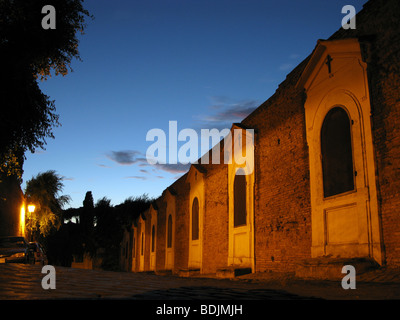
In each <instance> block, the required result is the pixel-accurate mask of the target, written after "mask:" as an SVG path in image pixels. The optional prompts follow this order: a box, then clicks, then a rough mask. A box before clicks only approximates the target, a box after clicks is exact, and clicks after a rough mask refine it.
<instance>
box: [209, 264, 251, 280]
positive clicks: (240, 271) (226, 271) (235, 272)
mask: <svg viewBox="0 0 400 320" xmlns="http://www.w3.org/2000/svg"><path fill="white" fill-rule="evenodd" d="M251 272H252V270H251V268H243V267H235V266H233V267H226V268H221V269H218V270H217V273H216V277H217V278H222V279H232V278H235V277H238V276H242V275H244V274H248V273H251Z"/></svg>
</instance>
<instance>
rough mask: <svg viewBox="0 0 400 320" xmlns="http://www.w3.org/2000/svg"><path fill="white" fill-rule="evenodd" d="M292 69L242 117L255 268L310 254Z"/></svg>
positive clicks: (284, 265)
mask: <svg viewBox="0 0 400 320" xmlns="http://www.w3.org/2000/svg"><path fill="white" fill-rule="evenodd" d="M303 67H304V63H303V64H301V65H300V66H299V67H298V68H296V69H295V70H294V71H293V72H292V73H291V74H290V75H289V76H288V77H287V79H286V81H284V82H283V83H282V84H281V85H280V87H279V89H278V90H277V92H276V93H275V95H274V96H273V97H271V98H270V99H269V100H268V101H266V102H265V103H264V104H263V105H262V106H260V107H259V108H258V109H257V110H256V111H255V112H254V113H253V114H252V115H250V116H249V117H248V118H247V119H245V120H244V121H243V124H245V125H246V126H249V127H252V128H254V129H255V130H256V132H257V133H256V138H255V145H256V149H255V168H256V178H255V179H256V180H255V257H256V262H255V265H256V271H265V270H281V271H282V270H287V271H290V270H293V268H294V264H295V263H296V262H298V261H299V260H300V259H304V258H309V257H310V256H311V210H310V187H309V169H308V148H307V144H306V138H305V113H304V104H303V100H304V99H303V95H302V93H301V92H299V91H296V90H295V89H294V86H295V84H296V81H297V79H298V77H299V75H300V73H301V70H302V69H303Z"/></svg>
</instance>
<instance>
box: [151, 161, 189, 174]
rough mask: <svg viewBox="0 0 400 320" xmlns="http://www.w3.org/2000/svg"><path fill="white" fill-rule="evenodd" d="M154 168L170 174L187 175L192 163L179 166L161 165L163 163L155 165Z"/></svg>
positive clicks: (179, 164) (178, 164)
mask: <svg viewBox="0 0 400 320" xmlns="http://www.w3.org/2000/svg"><path fill="white" fill-rule="evenodd" d="M152 166H153V167H155V168H157V169H160V170H162V171H166V172H169V173H174V174H176V173H186V172H187V171H189V169H190V163H188V164H182V163H177V164H168V163H165V164H161V163H157V164H153V165H152Z"/></svg>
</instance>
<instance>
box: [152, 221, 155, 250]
mask: <svg viewBox="0 0 400 320" xmlns="http://www.w3.org/2000/svg"><path fill="white" fill-rule="evenodd" d="M155 239H156V228H155V225H154V224H153V227H152V228H151V252H154V249H155V248H154V246H155V245H154V242H155Z"/></svg>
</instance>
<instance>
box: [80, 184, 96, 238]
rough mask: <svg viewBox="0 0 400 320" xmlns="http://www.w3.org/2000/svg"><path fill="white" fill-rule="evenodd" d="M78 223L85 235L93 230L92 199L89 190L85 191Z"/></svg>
mask: <svg viewBox="0 0 400 320" xmlns="http://www.w3.org/2000/svg"><path fill="white" fill-rule="evenodd" d="M80 224H81V226H82V230H83V232H84V233H85V234H86V235H90V234H91V233H92V231H93V224H94V201H93V195H92V192H91V191H88V192H86V195H85V200H83V207H82V210H81V216H80Z"/></svg>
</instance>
